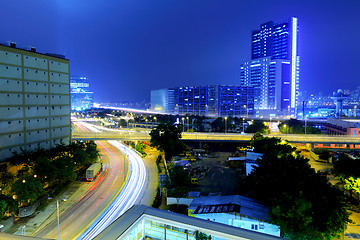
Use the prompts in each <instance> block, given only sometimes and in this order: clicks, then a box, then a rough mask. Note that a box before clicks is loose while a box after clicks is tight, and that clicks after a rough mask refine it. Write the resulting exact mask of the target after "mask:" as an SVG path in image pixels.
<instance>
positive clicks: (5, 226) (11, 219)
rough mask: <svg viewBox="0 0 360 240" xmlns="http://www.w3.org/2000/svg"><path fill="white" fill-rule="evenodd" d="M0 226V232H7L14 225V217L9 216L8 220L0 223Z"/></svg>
mask: <svg viewBox="0 0 360 240" xmlns="http://www.w3.org/2000/svg"><path fill="white" fill-rule="evenodd" d="M0 225H2V226H3V227H2V228H1V232H4V231H6V230H8V229H9V228H11V227H12V226H13V225H14V217H13V216H11V217H9V218H8V219H6V220H4V221H2V222H0Z"/></svg>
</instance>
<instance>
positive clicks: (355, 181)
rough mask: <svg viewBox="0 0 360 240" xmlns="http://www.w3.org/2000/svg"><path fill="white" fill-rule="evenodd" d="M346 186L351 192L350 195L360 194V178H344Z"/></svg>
mask: <svg viewBox="0 0 360 240" xmlns="http://www.w3.org/2000/svg"><path fill="white" fill-rule="evenodd" d="M344 183H345V185H344V188H345V189H346V190H348V191H349V192H350V196H352V195H353V193H357V194H360V178H354V177H349V178H346V179H344Z"/></svg>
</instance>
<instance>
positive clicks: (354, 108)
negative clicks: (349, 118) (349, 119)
mask: <svg viewBox="0 0 360 240" xmlns="http://www.w3.org/2000/svg"><path fill="white" fill-rule="evenodd" d="M356 107H357V106H354V117H356Z"/></svg>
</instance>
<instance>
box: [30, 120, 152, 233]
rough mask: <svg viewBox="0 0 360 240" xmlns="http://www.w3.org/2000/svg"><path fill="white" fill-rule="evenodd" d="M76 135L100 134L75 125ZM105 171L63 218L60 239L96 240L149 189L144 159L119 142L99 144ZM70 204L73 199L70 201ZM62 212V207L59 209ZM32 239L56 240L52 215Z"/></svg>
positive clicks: (101, 142)
mask: <svg viewBox="0 0 360 240" xmlns="http://www.w3.org/2000/svg"><path fill="white" fill-rule="evenodd" d="M74 130H75V131H76V132H90V131H92V132H101V131H100V130H98V129H96V128H94V127H93V126H92V125H91V124H87V123H76V124H75V125H74ZM96 143H97V144H98V146H99V150H100V154H101V155H102V156H103V160H104V170H103V172H102V173H101V174H100V175H99V176H98V177H97V179H96V180H95V181H94V182H91V183H84V184H85V185H91V186H88V187H89V188H88V190H87V191H86V192H85V193H84V194H83V195H82V196H76V194H74V196H72V197H74V198H76V197H77V198H79V200H78V201H76V203H75V204H73V205H72V206H71V207H70V208H68V209H67V210H65V211H64V212H62V213H61V214H60V239H93V238H94V237H95V236H96V235H97V234H99V233H100V232H101V231H102V230H103V229H105V228H106V227H107V226H108V225H110V224H111V223H112V222H113V221H115V220H116V219H117V218H118V217H119V216H121V215H122V214H123V213H124V212H125V211H126V210H127V209H129V208H130V207H132V206H133V205H134V204H138V203H139V202H140V200H141V197H142V195H143V193H144V189H145V185H146V179H147V178H146V169H145V166H144V163H143V161H142V159H141V157H140V156H139V155H138V154H137V153H136V152H135V151H134V150H132V149H130V148H128V147H127V146H126V145H123V144H121V143H120V142H118V141H116V140H111V141H97V142H96ZM69 200H70V199H69ZM60 210H61V206H60ZM33 236H36V237H42V238H49V239H56V238H57V221H56V216H55V215H54V214H53V215H52V216H51V217H50V218H49V219H48V220H47V221H46V222H45V223H44V224H43V226H42V227H41V228H40V229H39V230H38V231H37V232H35V234H34V235H33Z"/></svg>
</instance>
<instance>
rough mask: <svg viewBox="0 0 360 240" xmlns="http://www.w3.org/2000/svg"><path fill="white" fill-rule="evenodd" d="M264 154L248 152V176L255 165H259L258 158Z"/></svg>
mask: <svg viewBox="0 0 360 240" xmlns="http://www.w3.org/2000/svg"><path fill="white" fill-rule="evenodd" d="M262 156H263V154H262V153H254V152H246V157H245V159H246V160H245V161H246V176H248V175H249V174H250V173H251V172H252V171H253V170H254V167H256V166H258V163H257V160H258V159H259V158H262Z"/></svg>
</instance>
